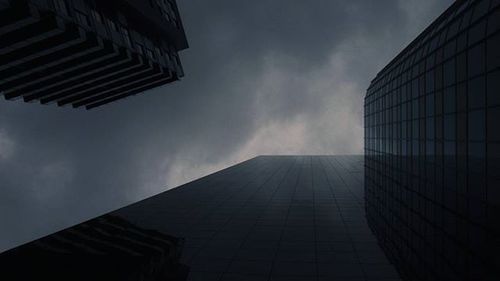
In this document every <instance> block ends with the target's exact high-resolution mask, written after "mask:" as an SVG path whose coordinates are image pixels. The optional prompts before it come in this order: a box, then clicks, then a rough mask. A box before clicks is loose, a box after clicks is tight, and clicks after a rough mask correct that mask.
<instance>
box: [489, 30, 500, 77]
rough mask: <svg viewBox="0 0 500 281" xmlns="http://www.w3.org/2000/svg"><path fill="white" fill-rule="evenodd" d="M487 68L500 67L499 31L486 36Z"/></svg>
mask: <svg viewBox="0 0 500 281" xmlns="http://www.w3.org/2000/svg"><path fill="white" fill-rule="evenodd" d="M486 48H487V52H488V70H493V69H495V68H498V67H500V52H499V51H498V50H500V32H499V33H497V34H495V35H494V36H492V37H490V38H488V45H487V46H486Z"/></svg>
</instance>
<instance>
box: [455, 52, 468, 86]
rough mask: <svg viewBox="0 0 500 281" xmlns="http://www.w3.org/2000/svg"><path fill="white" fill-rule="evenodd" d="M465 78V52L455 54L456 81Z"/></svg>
mask: <svg viewBox="0 0 500 281" xmlns="http://www.w3.org/2000/svg"><path fill="white" fill-rule="evenodd" d="M465 79H467V56H466V54H465V52H463V53H460V54H459V55H458V56H457V81H459V82H460V81H464V80H465Z"/></svg>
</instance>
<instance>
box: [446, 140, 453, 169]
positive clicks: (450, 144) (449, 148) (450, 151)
mask: <svg viewBox="0 0 500 281" xmlns="http://www.w3.org/2000/svg"><path fill="white" fill-rule="evenodd" d="M455 154H456V147H455V142H454V141H445V142H444V155H446V156H454V155H455ZM447 160H448V161H450V160H451V161H453V160H454V158H453V159H449V158H447ZM448 161H447V162H448ZM448 165H450V164H448Z"/></svg>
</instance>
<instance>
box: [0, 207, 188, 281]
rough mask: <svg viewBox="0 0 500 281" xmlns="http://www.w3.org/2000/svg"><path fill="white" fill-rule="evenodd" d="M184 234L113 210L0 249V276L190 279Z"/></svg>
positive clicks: (82, 280) (107, 280)
mask: <svg viewBox="0 0 500 281" xmlns="http://www.w3.org/2000/svg"><path fill="white" fill-rule="evenodd" d="M182 246H183V240H182V239H178V238H175V237H172V236H170V235H166V234H162V233H160V232H157V231H153V230H146V229H142V228H140V227H137V226H135V225H133V224H131V223H129V222H128V221H126V220H124V219H122V218H119V217H115V216H112V215H105V216H102V217H99V218H97V219H93V220H90V221H87V222H84V223H81V224H79V225H77V226H74V227H71V228H69V229H66V230H64V231H60V232H57V233H55V234H52V235H50V236H47V237H44V238H42V239H39V240H37V241H34V242H32V243H28V244H26V245H23V246H21V247H18V248H16V249H13V250H11V251H8V252H6V253H4V254H2V255H0V264H1V265H0V268H1V269H2V270H1V272H0V276H1V277H2V280H12V281H17V280H19V281H21V280H61V281H62V280H76V281H88V280H96V281H101V280H102V281H139V280H141V281H159V280H172V281H180V280H186V277H187V274H188V268H187V267H186V266H184V265H182V264H180V263H179V259H180V255H181V252H182Z"/></svg>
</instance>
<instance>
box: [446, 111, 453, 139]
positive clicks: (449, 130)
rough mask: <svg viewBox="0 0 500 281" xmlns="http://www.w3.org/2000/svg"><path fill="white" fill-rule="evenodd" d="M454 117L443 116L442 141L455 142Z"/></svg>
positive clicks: (451, 115)
mask: <svg viewBox="0 0 500 281" xmlns="http://www.w3.org/2000/svg"><path fill="white" fill-rule="evenodd" d="M455 133H456V115H455V114H448V115H445V116H444V139H445V140H456V135H455Z"/></svg>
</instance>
